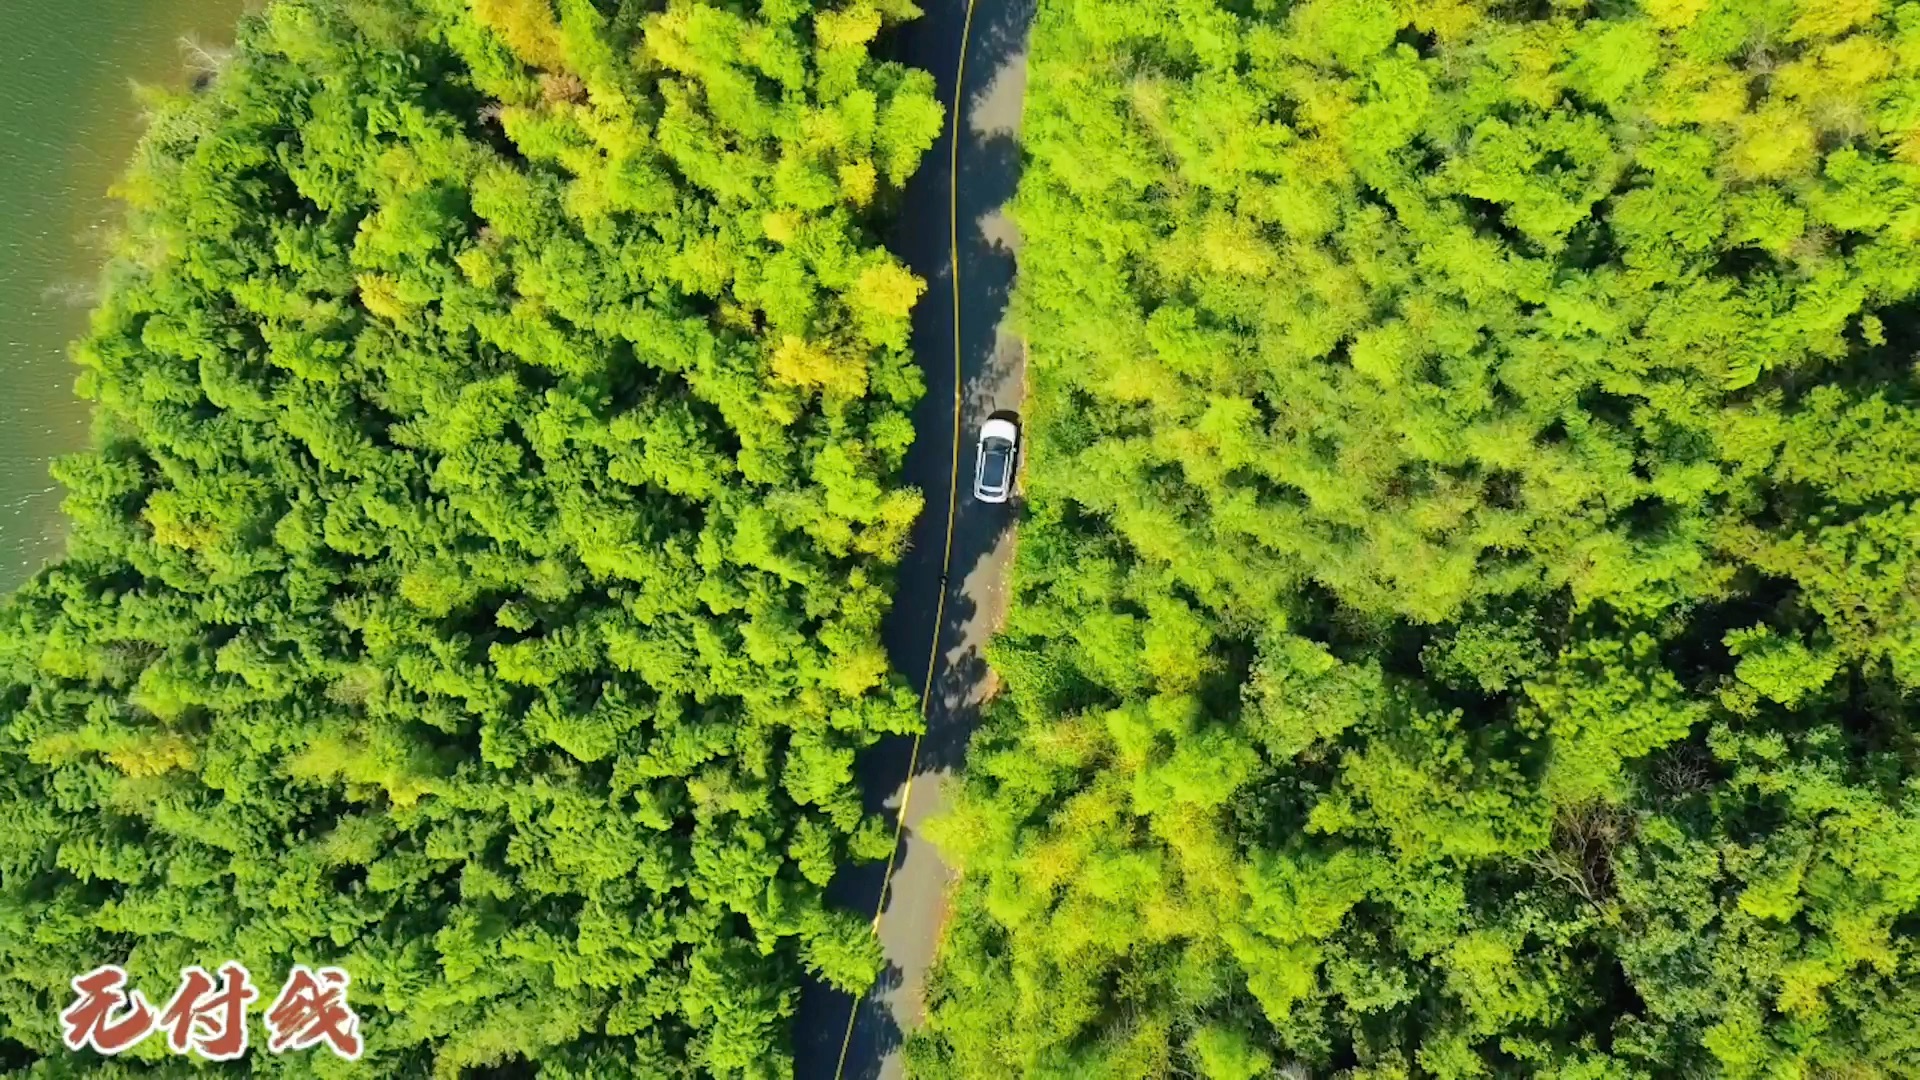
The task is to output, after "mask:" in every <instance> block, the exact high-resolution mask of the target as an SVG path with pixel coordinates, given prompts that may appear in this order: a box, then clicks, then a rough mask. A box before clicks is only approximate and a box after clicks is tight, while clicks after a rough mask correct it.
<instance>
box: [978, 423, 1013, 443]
mask: <svg viewBox="0 0 1920 1080" xmlns="http://www.w3.org/2000/svg"><path fill="white" fill-rule="evenodd" d="M980 438H982V439H1005V440H1007V441H1008V442H1018V441H1019V439H1020V429H1019V428H1016V427H1014V426H1013V421H1011V420H1002V419H1000V418H999V417H995V418H993V419H992V420H989V421H987V422H986V423H984V424H981V425H980Z"/></svg>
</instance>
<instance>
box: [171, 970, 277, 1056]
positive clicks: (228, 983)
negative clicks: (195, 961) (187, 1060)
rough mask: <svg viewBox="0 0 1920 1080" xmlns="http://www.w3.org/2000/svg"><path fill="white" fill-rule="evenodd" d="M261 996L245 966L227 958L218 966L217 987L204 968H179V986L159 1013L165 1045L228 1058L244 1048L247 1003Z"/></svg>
mask: <svg viewBox="0 0 1920 1080" xmlns="http://www.w3.org/2000/svg"><path fill="white" fill-rule="evenodd" d="M259 996H260V992H259V991H258V990H255V989H254V988H253V984H252V982H250V981H249V978H248V975H247V969H246V968H244V967H242V966H240V965H239V964H237V963H234V962H233V961H231V960H229V961H227V962H226V963H225V964H223V965H221V967H220V989H219V990H218V991H215V990H214V987H213V976H211V975H209V974H207V971H206V969H205V968H202V967H190V968H186V969H184V970H183V971H181V972H180V989H179V990H176V991H175V992H174V995H173V1000H172V1001H169V1002H167V1007H166V1009H164V1010H163V1011H162V1012H161V1013H160V1026H161V1027H163V1028H166V1029H167V1045H168V1046H169V1047H172V1049H173V1052H174V1053H176V1054H184V1053H186V1052H187V1051H188V1050H192V1051H194V1052H196V1053H198V1054H199V1055H200V1056H201V1057H204V1058H207V1059H208V1060H210V1061H231V1060H233V1059H234V1058H237V1057H239V1056H241V1055H242V1054H245V1053H246V1052H247V1003H248V1002H250V1001H252V1000H253V999H255V998H257V997H259Z"/></svg>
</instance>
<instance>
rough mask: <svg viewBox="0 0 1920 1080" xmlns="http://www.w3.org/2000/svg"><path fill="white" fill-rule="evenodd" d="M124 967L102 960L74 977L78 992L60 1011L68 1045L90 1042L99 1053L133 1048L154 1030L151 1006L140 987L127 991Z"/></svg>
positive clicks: (75, 1045) (73, 1048) (75, 989)
mask: <svg viewBox="0 0 1920 1080" xmlns="http://www.w3.org/2000/svg"><path fill="white" fill-rule="evenodd" d="M126 985H127V973H126V970H125V969H123V968H121V967H119V966H117V965H114V964H102V965H100V966H99V967H97V968H94V969H93V970H92V971H89V972H87V973H86V974H85V975H81V976H79V977H77V978H75V979H74V980H73V992H74V993H75V994H76V995H78V997H77V998H76V999H75V1000H74V1003H73V1004H72V1005H70V1006H68V1007H67V1011H66V1012H63V1013H61V1014H60V1025H61V1027H62V1028H63V1029H64V1031H63V1033H62V1036H61V1037H62V1038H63V1039H65V1040H66V1044H67V1049H69V1050H78V1049H80V1048H81V1047H83V1046H90V1047H92V1048H93V1049H94V1050H95V1051H97V1052H99V1053H102V1054H117V1053H119V1052H120V1051H122V1050H127V1049H130V1048H132V1047H133V1046H134V1045H135V1044H137V1043H138V1042H139V1041H140V1040H141V1039H144V1038H146V1037H147V1036H148V1035H150V1034H152V1032H153V1020H154V1014H153V1006H151V1005H149V1004H147V999H146V998H145V997H143V996H141V994H140V991H138V990H134V991H127V990H125V989H123V987H125V986H126Z"/></svg>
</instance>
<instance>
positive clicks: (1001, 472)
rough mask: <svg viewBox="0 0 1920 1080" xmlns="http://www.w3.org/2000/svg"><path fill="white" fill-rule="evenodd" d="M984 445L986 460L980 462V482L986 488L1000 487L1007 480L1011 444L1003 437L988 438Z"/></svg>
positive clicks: (1004, 484)
mask: <svg viewBox="0 0 1920 1080" xmlns="http://www.w3.org/2000/svg"><path fill="white" fill-rule="evenodd" d="M983 445H984V448H985V450H986V460H985V461H982V462H981V463H980V484H981V486H983V487H988V488H995V489H997V488H1001V487H1004V486H1006V482H1007V461H1008V458H1010V457H1011V456H1012V455H1011V453H1010V451H1012V450H1013V444H1012V443H1010V442H1008V441H1007V440H1005V439H988V440H987V441H986V442H985V444H983Z"/></svg>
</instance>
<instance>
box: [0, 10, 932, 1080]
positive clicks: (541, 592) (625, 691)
mask: <svg viewBox="0 0 1920 1080" xmlns="http://www.w3.org/2000/svg"><path fill="white" fill-rule="evenodd" d="M913 14H915V11H914V9H913V8H912V7H911V6H910V5H908V4H905V3H897V2H889V3H882V4H879V5H875V4H873V3H869V2H868V0H854V2H853V3H850V4H841V5H833V6H821V7H819V8H817V9H816V7H815V5H813V4H810V3H801V2H781V3H774V2H769V3H765V4H758V5H752V6H748V5H739V4H730V3H707V2H700V0H669V2H667V3H664V4H660V3H644V2H639V0H633V2H625V0H620V2H612V0H607V2H590V0H552V2H550V0H472V2H471V3H468V2H467V0H378V2H374V0H276V2H275V3H273V4H271V5H269V6H268V7H267V8H266V9H265V10H264V11H263V12H261V13H260V14H258V15H255V16H251V17H249V18H248V19H247V20H246V22H245V23H244V25H243V26H242V27H241V32H240V40H239V45H238V48H237V50H236V52H235V54H234V57H233V59H232V61H231V62H230V63H229V64H228V65H227V66H226V67H225V69H224V70H223V71H221V72H220V74H219V76H218V77H217V78H216V79H215V80H214V81H213V82H212V83H211V85H210V86H208V87H206V88H205V89H203V90H202V91H199V92H196V93H194V94H192V95H188V96H182V97H180V98H178V99H174V100H170V101H167V102H165V103H164V104H163V105H162V106H160V107H159V108H158V110H157V112H156V113H155V114H154V116H153V118H152V122H151V123H152V126H151V129H150V131H149V133H148V135H147V137H146V139H145V141H144V143H143V145H142V147H141V150H140V153H139V157H138V160H137V161H136V163H135V165H134V167H133V169H132V171H131V172H130V174H129V176H128V177H127V180H126V181H125V184H124V186H123V191H124V194H125V197H126V199H127V200H128V202H129V204H130V206H131V218H130V225H129V228H128V230H127V233H126V236H125V238H124V242H123V243H122V245H121V250H120V252H119V254H118V256H117V257H116V259H115V260H114V262H113V264H112V266H111V269H110V271H109V273H108V286H109V287H108V289H107V292H106V296H105V299H104V300H103V302H102V304H101V306H100V308H99V310H98V311H97V312H96V313H95V315H94V318H93V325H92V331H91V333H90V334H89V336H88V337H87V339H86V340H85V341H84V342H83V343H82V345H81V346H80V348H79V359H80V362H81V364H82V365H83V368H84V374H83V376H82V379H81V389H82V392H83V393H84V394H85V395H86V396H87V397H90V398H91V399H93V400H94V402H95V403H96V405H95V426H96V438H95V448H94V449H93V450H92V451H91V452H88V453H85V454H81V455H79V456H77V457H74V458H72V459H69V460H67V461H65V462H64V463H63V464H62V465H61V466H60V468H59V476H60V479H61V480H62V481H63V482H64V483H65V484H66V485H67V487H68V489H69V491H70V493H71V494H70V497H69V499H68V501H67V509H68V513H69V514H70V516H71V518H72V529H71V532H72V535H71V540H70V544H69V550H68V554H67V556H66V558H65V559H64V560H62V561H60V562H58V563H56V564H55V565H52V566H50V567H48V568H47V569H46V570H45V571H43V572H42V573H41V574H39V575H38V576H37V577H36V578H35V579H34V580H33V581H32V582H31V583H30V584H29V585H27V586H26V587H25V588H23V589H22V590H21V591H20V592H19V593H18V595H16V596H14V597H13V598H12V599H11V600H10V601H8V602H7V603H6V604H5V605H4V607H0V836H4V838H5V842H4V843H0V1038H4V1039H5V1040H11V1041H12V1042H13V1043H14V1044H17V1045H24V1046H25V1047H27V1048H28V1049H29V1050H31V1051H38V1052H43V1053H48V1054H50V1055H52V1056H50V1057H49V1058H48V1059H47V1061H46V1062H45V1063H44V1065H45V1067H48V1068H66V1067H69V1066H73V1067H81V1066H84V1068H88V1069H91V1068H96V1067H99V1066H100V1065H101V1063H100V1062H99V1061H98V1060H97V1059H95V1060H91V1061H84V1062H83V1061H79V1060H78V1059H73V1060H69V1059H68V1058H66V1057H65V1056H64V1051H61V1050H60V1047H59V1041H60V1037H59V1029H58V1023H57V1016H58V1014H59V1012H60V1010H61V1008H63V1007H64V1005H65V1003H66V1001H67V1000H68V999H69V998H70V994H71V992H70V991H69V990H68V988H67V980H68V979H70V978H72V977H73V976H74V975H76V974H79V973H82V972H84V971H87V970H89V969H91V968H93V967H94V966H96V965H98V964H101V963H105V962H119V963H124V964H125V965H126V967H127V968H128V969H129V970H130V972H131V973H132V980H133V983H134V984H135V985H136V986H139V987H141V988H143V989H144V990H145V991H146V993H147V994H148V996H149V997H152V998H154V999H155V1000H162V1001H163V1000H165V996H166V994H167V993H169V992H170V990H171V987H172V986H173V985H174V983H175V981H176V979H177V977H178V972H179V970H180V969H181V967H182V966H183V965H186V964H190V963H199V964H202V965H204V966H206V967H208V968H213V967H214V966H216V965H217V964H218V963H219V962H221V961H222V960H225V959H227V958H229V957H232V958H238V959H240V960H241V961H243V962H244V963H246V964H247V965H248V966H249V967H250V968H251V969H252V970H253V971H254V972H255V973H256V976H257V978H259V979H260V980H261V982H262V983H264V984H266V985H267V987H268V989H269V992H271V988H272V987H273V986H274V985H275V984H276V983H277V981H278V980H279V979H281V978H283V977H284V975H285V972H286V970H287V969H288V967H289V966H290V965H291V964H293V963H296V962H297V963H304V964H309V965H319V964H322V963H325V964H337V965H340V966H342V967H345V968H346V969H348V970H349V971H350V972H351V974H352V977H353V1002H354V1004H355V1006H356V1007H357V1009H358V1010H359V1011H360V1013H361V1015H362V1017H363V1020H364V1034H365V1037H366V1046H367V1048H366V1057H365V1058H364V1059H363V1060H362V1061H361V1062H360V1064H359V1066H358V1068H360V1069H366V1068H369V1067H371V1068H373V1069H375V1070H377V1071H378V1072H380V1073H381V1074H382V1075H394V1076H399V1075H427V1074H429V1073H431V1074H433V1075H439V1076H456V1075H461V1074H462V1072H463V1070H466V1069H468V1068H469V1067H477V1066H486V1065H493V1064H510V1063H514V1062H527V1061H537V1062H538V1063H539V1065H540V1067H541V1068H542V1069H543V1070H545V1074H546V1075H552V1076H582V1077H584V1076H590V1075H592V1076H609V1075H619V1076H635V1077H684V1076H696V1075H698V1076H708V1075H712V1076H734V1077H773V1076H778V1075H782V1074H783V1073H784V1072H785V1070H786V1064H785V1063H786V1061H787V1060H788V1051H787V1034H788V1033H787V1024H788V1021H789V1018H790V1016H791V1013H792V1008H793V999H794V995H795V992H796V989H797V984H798V980H799V977H800V975H801V973H802V971H803V970H804V971H812V972H815V973H818V974H819V975H821V976H823V977H825V978H826V979H828V980H829V981H831V982H834V983H836V984H838V985H841V986H844V987H855V986H860V985H864V984H865V983H866V982H867V981H868V980H869V979H870V978H871V977H872V975H873V973H874V972H875V971H876V970H877V964H878V959H879V957H878V946H877V944H876V943H875V941H874V940H873V938H872V936H871V934H870V932H869V930H868V927H867V925H866V921H865V919H864V918H863V917H862V915H860V914H857V913H853V912H847V911H842V910H836V909H833V908H830V907H829V906H827V905H826V904H825V902H824V899H823V886H824V884H825V882H826V880H827V878H828V877H829V876H830V875H831V873H832V869H833V867H834V866H835V865H837V864H838V863H840V862H841V861H843V860H844V859H846V858H848V857H850V855H853V854H859V853H861V852H865V853H866V854H868V855H869V856H870V854H871V850H870V849H871V847H872V845H871V844H865V845H861V844H858V843H856V842H855V838H856V837H859V836H863V835H865V834H866V832H867V831H871V826H868V828H867V830H865V831H863V821H862V808H861V800H860V798H859V792H858V790H857V788H856V787H855V784H854V780H853V773H852V761H853V757H854V754H855V751H856V750H858V749H859V748H860V747H862V746H865V745H867V744H869V743H871V742H872V741H874V740H875V739H876V738H878V737H879V736H880V735H881V734H883V733H887V732H898V731H905V730H909V729H911V728H912V727H913V726H914V725H916V724H917V723H918V714H917V709H916V707H915V701H914V696H913V693H912V691H911V690H910V689H909V688H906V687H903V686H900V685H897V684H896V683H895V682H894V681H893V680H891V679H890V677H889V676H888V673H887V667H886V662H885V657H884V655H883V653H882V651H881V648H880V645H879V640H878V623H879V619H880V617H881V615H882V613H883V611H884V610H885V607H886V603H887V599H888V595H889V590H890V586H891V574H892V566H893V564H894V562H895V560H896V559H897V557H898V554H899V552H900V549H901V547H902V545H903V543H904V537H905V533H906V529H907V528H908V525H909V523H910V522H911V520H912V518H913V517H914V515H915V513H916V512H917V508H918V506H919V504H920V496H919V494H918V493H917V492H914V491H912V490H910V489H906V488H903V487H902V486H900V485H899V483H898V481H897V479H896V478H897V474H898V470H899V466H900V462H901V457H902V454H903V453H904V450H905V447H906V445H907V443H908V441H909V440H910V439H911V435H912V429H911V426H910V424H909V423H908V420H907V410H908V409H909V407H910V406H911V405H912V403H913V402H914V401H915V400H917V398H918V396H919V394H920V392H921V384H920V378H919V375H918V372H917V369H916V368H915V367H914V365H913V363H912V360H911V357H910V356H909V355H908V353H907V352H906V349H905V342H906V335H907V312H908V309H909V308H910V307H911V305H912V304H913V302H914V300H915V298H916V297H917V295H918V294H919V292H920V290H921V288H922V286H921V283H920V282H919V281H917V280H916V279H914V278H913V277H912V275H910V274H909V273H908V272H907V271H906V270H905V269H904V268H903V267H902V266H901V265H900V264H899V263H898V262H897V261H896V260H894V259H893V258H892V257H891V256H890V255H888V254H887V253H886V252H885V251H883V250H882V249H881V248H880V247H879V245H878V244H877V243H876V241H875V239H874V236H873V234H872V233H871V232H870V231H869V225H870V224H871V221H872V218H873V216H874V215H875V214H877V213H879V212H881V211H883V210H884V207H885V206H886V204H887V203H888V201H889V200H890V199H892V198H893V197H894V195H895V193H896V192H897V190H898V187H899V185H900V184H901V183H902V182H903V181H904V180H905V179H906V177H907V175H908V174H909V173H911V172H912V171H913V169H914V167H915V165H916V163H917V161H918V160H919V158H920V155H921V154H922V153H923V152H924V151H925V150H926V149H927V147H928V146H929V145H930V144H931V142H932V139H933V136H934V134H935V132H936V131H937V129H938V125H939V123H940V118H941V110H940V107H939V106H938V104H937V103H936V102H935V101H934V100H933V97H932V81H931V79H930V78H929V77H928V76H927V75H925V74H924V73H921V72H915V71H909V70H906V69H904V68H902V67H901V66H899V65H897V64H892V63H883V62H879V61H877V60H875V59H874V58H873V57H872V56H871V55H870V53H869V45H870V43H871V41H872V39H873V37H874V35H875V34H876V33H877V32H878V31H879V30H880V29H881V28H882V27H884V26H886V25H888V24H890V23H892V22H895V21H897V20H899V19H902V18H906V17H910V16H912V15H913ZM850 846H851V849H850ZM264 1004H265V1003H264V1002H261V1003H258V1004H257V1006H256V1007H257V1008H263V1007H264ZM137 1054H138V1056H139V1057H140V1058H141V1059H143V1060H147V1061H154V1060H156V1059H160V1058H164V1057H165V1056H166V1055H165V1051H164V1050H163V1049H162V1047H161V1044H160V1041H158V1040H150V1041H149V1042H147V1043H145V1044H142V1045H141V1046H140V1047H139V1049H138V1051H137ZM61 1062H65V1063H66V1064H59V1063H61ZM255 1064H256V1066H258V1067H260V1068H268V1067H269V1066H268V1063H266V1062H264V1061H261V1060H257V1061H256V1062H255ZM343 1064H344V1063H340V1062H332V1061H331V1059H330V1058H328V1057H327V1056H326V1055H324V1054H321V1055H311V1054H309V1055H295V1056H291V1057H287V1058H281V1059H274V1060H273V1062H272V1063H271V1066H272V1068H273V1069H274V1070H275V1071H289V1070H314V1071H320V1072H326V1071H327V1070H328V1069H329V1068H333V1067H335V1066H339V1065H343Z"/></svg>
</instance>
